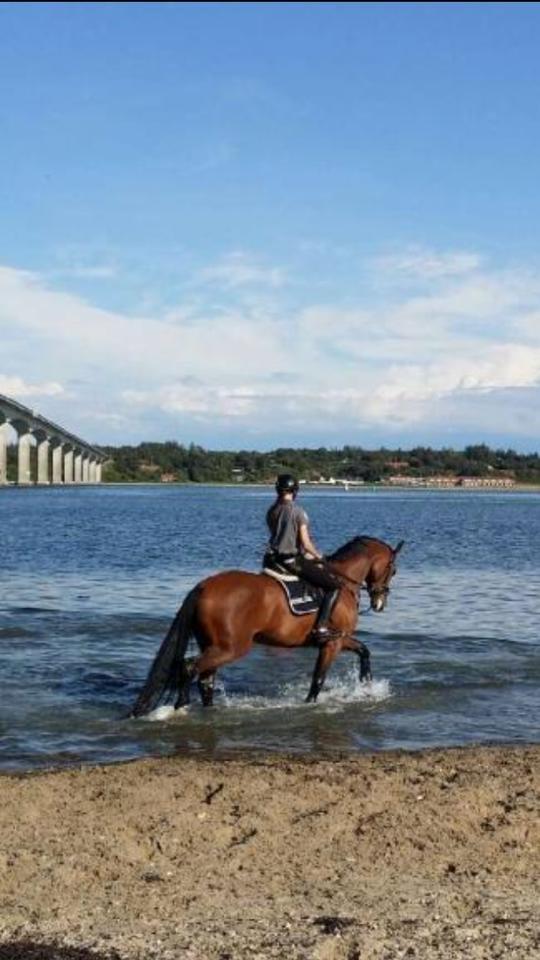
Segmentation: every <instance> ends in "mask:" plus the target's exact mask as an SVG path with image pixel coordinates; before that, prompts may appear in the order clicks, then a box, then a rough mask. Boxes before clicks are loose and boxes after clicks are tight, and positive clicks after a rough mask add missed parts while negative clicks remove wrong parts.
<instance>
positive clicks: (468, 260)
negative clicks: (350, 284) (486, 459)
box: [370, 247, 482, 280]
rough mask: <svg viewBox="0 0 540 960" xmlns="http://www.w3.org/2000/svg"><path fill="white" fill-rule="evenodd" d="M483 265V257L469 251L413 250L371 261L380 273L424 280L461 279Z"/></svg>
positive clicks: (415, 248)
mask: <svg viewBox="0 0 540 960" xmlns="http://www.w3.org/2000/svg"><path fill="white" fill-rule="evenodd" d="M481 263H482V260H481V257H479V256H478V254H476V253H468V252H466V251H454V252H449V253H435V252H434V251H431V250H424V249H422V248H420V247H412V248H410V249H409V250H406V251H405V252H403V253H399V254H391V255H389V256H383V257H376V258H374V259H373V260H371V261H370V264H371V266H372V267H374V268H375V269H376V270H378V271H380V272H381V273H385V274H393V275H396V274H397V275H403V276H408V277H414V278H419V279H422V280H438V279H440V278H441V277H456V276H461V275H463V274H466V273H471V272H472V271H474V270H478V268H479V267H480V265H481Z"/></svg>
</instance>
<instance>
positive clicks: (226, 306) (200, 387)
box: [0, 248, 540, 447]
mask: <svg viewBox="0 0 540 960" xmlns="http://www.w3.org/2000/svg"><path fill="white" fill-rule="evenodd" d="M362 269H363V270H364V275H365V277H366V278H367V279H366V281H365V283H364V286H363V293H362V297H361V298H360V296H357V297H356V302H351V300H352V298H351V296H349V297H348V298H347V302H346V303H344V302H337V301H336V302H310V301H309V300H308V299H307V298H306V297H305V296H304V299H303V302H302V303H299V302H298V295H297V290H296V289H295V276H294V271H293V270H292V269H291V268H290V267H288V268H286V267H283V266H282V265H279V266H273V265H268V264H263V263H262V262H261V261H260V260H259V259H257V258H256V257H255V256H253V255H250V254H249V253H246V252H238V251H236V252H232V253H230V254H225V255H224V256H223V257H222V258H221V259H220V260H219V261H217V262H216V263H214V264H210V265H208V266H206V267H202V268H200V269H199V270H197V271H195V272H194V275H193V277H192V278H191V281H190V283H189V284H186V295H185V297H184V298H181V297H180V298H179V299H178V302H177V303H175V304H174V305H172V306H171V305H169V306H168V308H167V310H163V311H161V312H158V311H154V312H153V313H152V312H150V311H149V312H148V315H140V314H139V313H137V314H131V313H128V312H127V311H125V312H122V311H119V310H112V309H105V308H103V307H101V306H97V305H95V304H93V303H92V302H89V301H88V300H87V299H83V297H82V296H80V295H77V294H76V293H73V292H67V291H66V290H63V289H61V288H58V286H57V285H56V286H51V278H50V276H49V278H48V279H46V278H45V277H44V276H40V275H37V274H35V273H31V272H29V271H22V270H16V269H13V268H9V267H3V268H0V392H2V393H5V394H8V395H10V396H13V397H15V398H20V399H21V400H22V401H23V402H24V398H25V397H32V398H34V400H35V398H38V399H39V400H40V407H41V410H42V412H43V413H44V414H45V415H47V416H49V417H50V418H51V419H55V420H58V421H60V422H62V423H65V424H66V426H67V427H69V428H70V429H72V430H75V431H76V432H80V431H84V432H85V434H86V435H88V433H89V432H90V433H91V439H94V440H95V441H99V442H115V443H118V442H121V441H125V442H137V441H138V440H142V439H145V438H155V439H164V438H172V437H174V438H177V439H179V440H180V441H185V440H186V439H197V436H198V433H201V434H202V435H203V436H204V437H205V438H206V439H207V442H208V438H209V439H210V441H211V442H213V443H214V444H215V445H216V446H220V445H223V442H222V441H223V440H224V439H225V438H227V437H230V436H232V435H233V434H234V436H236V437H239V438H240V437H242V436H245V437H246V439H247V440H248V441H249V444H250V445H251V446H257V445H259V446H268V445H273V444H274V443H276V442H279V438H280V437H282V438H283V441H284V442H285V441H286V442H287V443H295V444H298V445H301V444H302V443H303V442H305V438H306V437H307V436H309V437H313V436H315V435H317V436H319V437H320V442H321V443H323V442H327V443H330V442H333V440H334V438H339V440H340V442H349V443H360V444H361V443H362V442H363V437H364V436H367V435H369V437H370V442H372V439H373V437H379V438H380V443H381V444H384V443H385V441H386V439H387V438H388V437H390V436H391V437H392V438H393V441H394V442H395V439H396V437H402V442H403V444H404V445H405V444H407V443H410V442H421V441H423V439H424V438H425V437H428V436H429V437H434V438H436V437H439V438H440V442H441V443H443V442H449V438H450V441H451V442H453V443H454V444H455V443H457V442H459V436H460V435H462V436H469V435H471V434H474V433H476V436H477V437H478V438H479V439H480V438H484V437H487V438H489V437H492V436H493V437H495V436H497V437H500V438H501V442H504V443H505V444H507V445H517V446H520V445H521V446H523V445H525V446H527V445H528V446H529V447H530V445H531V443H533V442H534V438H535V437H536V435H537V432H538V429H539V428H540V403H539V402H538V401H539V400H540V310H539V308H538V304H539V302H540V272H538V271H536V270H534V269H531V268H528V269H523V268H521V267H520V268H518V267H513V266H512V267H499V268H494V267H492V268H490V267H489V266H488V265H486V263H485V260H484V258H483V257H482V256H481V255H479V254H476V253H474V252H471V251H464V252H459V251H452V252H448V253H445V252H433V251H426V250H421V249H419V248H415V249H413V250H406V251H402V252H401V253H397V254H396V253H394V254H392V255H391V256H378V257H372V258H371V259H370V260H369V262H366V263H365V264H364V265H363V267H362ZM58 282H61V278H57V283H58ZM188 290H189V294H188V292H187V291H188ZM193 291H196V296H195V295H194V293H193ZM35 405H36V404H35V402H34V406H35ZM317 431H318V433H317ZM212 438H213V440H212Z"/></svg>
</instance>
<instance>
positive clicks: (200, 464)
mask: <svg viewBox="0 0 540 960" xmlns="http://www.w3.org/2000/svg"><path fill="white" fill-rule="evenodd" d="M102 449H103V450H104V451H105V452H106V453H107V454H108V456H109V460H108V462H107V463H106V464H105V467H104V476H103V479H104V480H105V481H109V482H141V481H146V482H156V483H158V482H177V483H232V482H238V483H273V482H274V480H275V477H276V475H277V474H279V473H292V474H294V475H295V476H297V477H298V478H300V479H303V480H306V481H308V482H315V481H319V480H321V479H325V480H328V479H330V478H332V477H333V478H334V479H336V480H337V479H341V480H363V481H364V482H365V483H380V482H384V481H385V480H387V479H388V478H389V477H391V476H395V475H396V474H398V475H402V476H408V477H427V478H429V477H434V476H454V477H490V476H507V477H512V478H513V479H515V481H516V482H517V483H529V484H540V456H539V454H538V453H527V454H519V453H516V451H515V450H511V449H508V450H502V449H497V450H492V449H490V448H489V447H488V446H486V445H485V444H476V445H472V446H467V447H465V448H464V450H453V449H446V448H445V449H442V450H434V449H433V448H431V447H413V448H412V449H410V450H403V449H401V448H399V449H386V448H384V447H382V448H380V449H379V450H365V449H363V448H362V447H355V446H344V447H342V448H340V449H334V448H327V447H319V448H316V449H308V448H290V447H280V448H278V449H276V450H272V451H269V452H266V453H261V452H259V451H255V450H240V451H228V450H205V449H204V448H203V447H201V446H198V445H196V444H193V443H192V444H189V445H187V446H184V445H183V444H181V443H177V442H176V441H168V442H166V443H140V444H138V446H121V447H110V446H109V447H102Z"/></svg>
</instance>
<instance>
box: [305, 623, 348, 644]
mask: <svg viewBox="0 0 540 960" xmlns="http://www.w3.org/2000/svg"><path fill="white" fill-rule="evenodd" d="M309 636H310V639H311V640H314V641H315V643H317V644H318V645H319V646H322V645H323V644H324V643H328V641H329V640H336V638H337V637H339V636H341V631H340V630H335V629H334V628H333V627H329V626H326V625H325V626H323V627H317V626H315V627H313V630H312V631H311V633H310V635H309Z"/></svg>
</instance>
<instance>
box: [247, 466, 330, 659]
mask: <svg viewBox="0 0 540 960" xmlns="http://www.w3.org/2000/svg"><path fill="white" fill-rule="evenodd" d="M276 492H277V499H276V501H275V503H274V504H273V505H272V506H271V507H270V509H269V511H268V513H267V514H266V522H267V524H268V528H269V530H270V541H269V544H268V550H267V553H266V555H265V558H264V566H269V567H272V566H276V565H278V566H280V567H283V568H285V569H286V570H289V571H290V572H291V573H295V574H296V575H297V576H299V577H301V578H302V580H307V581H308V582H309V583H312V584H314V585H315V586H317V587H322V588H323V590H325V595H324V599H323V602H322V604H321V608H320V610H319V616H318V618H317V622H316V624H315V627H314V629H313V635H314V638H315V639H316V640H319V641H324V640H327V639H328V638H329V637H330V636H331V632H330V628H329V626H328V621H329V620H330V617H331V615H332V610H333V609H334V606H335V604H336V601H337V599H338V596H339V590H340V587H341V582H340V580H339V579H338V577H336V576H335V574H333V573H332V572H331V571H330V570H329V569H328V567H326V565H325V563H324V557H323V555H322V553H320V552H319V551H318V550H317V547H316V546H315V544H314V543H313V541H312V539H311V537H310V535H309V529H308V526H309V520H308V516H307V513H306V512H305V510H303V509H302V507H301V506H299V504H297V503H295V499H296V495H297V493H298V480H296V478H295V477H293V476H291V474H289V473H281V474H280V475H279V477H278V478H277V480H276Z"/></svg>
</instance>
